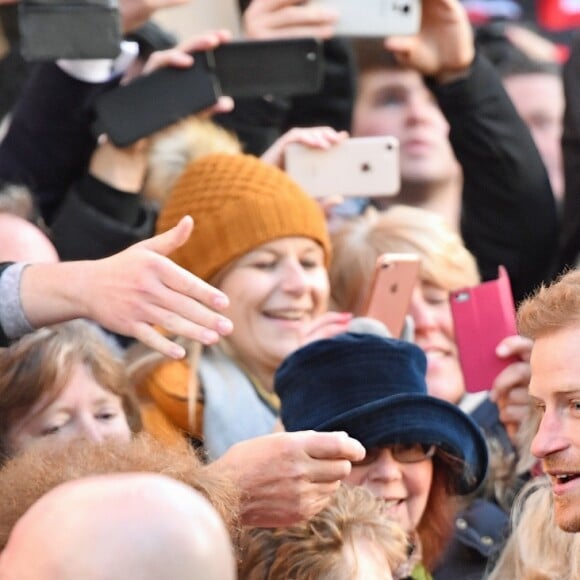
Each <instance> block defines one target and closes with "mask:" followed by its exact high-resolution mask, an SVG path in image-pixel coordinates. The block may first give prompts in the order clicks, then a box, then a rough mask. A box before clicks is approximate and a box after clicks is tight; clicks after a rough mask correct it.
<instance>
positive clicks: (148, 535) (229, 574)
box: [0, 473, 235, 580]
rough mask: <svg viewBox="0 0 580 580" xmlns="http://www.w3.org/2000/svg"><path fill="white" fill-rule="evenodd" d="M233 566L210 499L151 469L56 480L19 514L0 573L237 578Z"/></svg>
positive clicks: (14, 576) (3, 578)
mask: <svg viewBox="0 0 580 580" xmlns="http://www.w3.org/2000/svg"><path fill="white" fill-rule="evenodd" d="M31 554H33V555H34V556H33V557H31ZM234 570H235V563H234V557H233V551H232V547H231V544H230V540H229V536H228V534H227V532H226V529H225V526H224V524H223V522H222V520H221V519H220V517H219V515H218V514H217V512H216V511H215V510H214V508H213V507H212V506H211V505H210V504H209V502H208V501H207V500H206V499H205V498H204V497H203V496H202V495H201V494H199V493H198V492H196V491H194V490H192V489H191V488H190V487H188V486H186V485H185V484H183V483H180V482H178V481H176V480H173V479H170V478H168V477H165V476H163V475H157V474H144V473H143V474H136V473H135V474H122V475H103V476H97V477H91V478H86V479H81V480H76V481H72V482H69V483H65V484H63V485H60V486H59V487H56V488H55V489H53V490H52V491H50V492H49V493H47V494H46V495H45V496H43V497H42V498H41V499H40V500H38V501H37V502H36V503H35V504H34V505H33V506H32V507H31V508H30V509H29V510H28V511H27V512H26V513H25V514H24V516H23V517H22V518H21V519H20V520H19V522H18V523H17V524H16V526H15V527H14V529H13V531H12V534H11V536H10V539H9V541H8V544H7V546H6V549H5V550H4V551H3V552H2V555H1V556H0V580H33V579H34V580H78V579H79V578H83V580H117V579H118V580H126V579H127V578H139V579H140V580H162V579H165V578H171V579H172V580H197V579H199V580H201V579H204V580H233V579H234V578H235V572H234Z"/></svg>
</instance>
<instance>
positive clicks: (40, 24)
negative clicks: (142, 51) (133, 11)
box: [18, 0, 122, 61]
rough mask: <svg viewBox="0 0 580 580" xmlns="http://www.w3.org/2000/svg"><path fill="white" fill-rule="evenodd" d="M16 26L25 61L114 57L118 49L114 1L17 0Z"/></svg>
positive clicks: (119, 37)
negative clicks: (18, 1)
mask: <svg viewBox="0 0 580 580" xmlns="http://www.w3.org/2000/svg"><path fill="white" fill-rule="evenodd" d="M18 27H19V31H20V51H21V53H22V56H23V57H24V58H25V59H26V60H28V61H46V60H50V61H53V60H56V59H58V58H67V59H92V58H115V57H117V56H118V55H119V53H120V51H121V40H122V33H121V17H120V16H119V5H118V1H117V0H72V1H67V2H63V1H61V0H20V3H19V5H18Z"/></svg>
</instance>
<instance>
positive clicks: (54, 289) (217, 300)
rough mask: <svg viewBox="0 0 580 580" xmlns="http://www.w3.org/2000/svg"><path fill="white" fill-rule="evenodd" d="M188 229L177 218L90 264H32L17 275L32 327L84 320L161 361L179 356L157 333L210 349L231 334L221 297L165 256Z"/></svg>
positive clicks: (180, 351) (188, 223)
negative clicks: (174, 222)
mask: <svg viewBox="0 0 580 580" xmlns="http://www.w3.org/2000/svg"><path fill="white" fill-rule="evenodd" d="M192 229H193V220H192V219H191V217H189V216H187V217H184V218H183V219H182V220H181V221H180V222H179V223H178V224H177V225H176V226H175V227H174V228H172V229H170V230H168V231H167V232H165V233H163V234H160V235H158V236H155V237H153V238H151V239H149V240H145V241H143V242H140V243H138V244H135V245H133V246H131V247H129V248H127V249H126V250H124V251H122V252H120V253H118V254H115V255H113V256H111V257H109V258H104V259H102V260H95V261H82V262H81V261H79V262H61V263H56V264H32V265H30V266H29V267H28V268H27V269H26V270H25V271H24V272H23V274H22V279H21V287H20V296H21V303H22V307H23V309H24V312H25V314H26V317H27V318H28V320H29V322H30V324H31V325H32V326H34V327H40V326H45V325H49V324H55V323H57V322H62V321H64V320H70V319H72V318H91V319H93V320H95V321H97V322H98V323H99V324H101V325H102V326H104V327H105V328H108V329H109V330H112V331H113V332H117V333H119V334H124V335H127V336H132V337H134V338H136V339H138V340H140V341H142V342H144V343H145V344H147V345H148V346H149V347H151V348H153V349H155V350H158V351H159V352H161V353H163V354H165V355H166V356H169V357H172V358H181V357H183V356H185V351H184V349H183V347H181V346H179V345H177V344H175V343H173V342H171V341H170V340H169V339H168V338H166V337H165V336H164V335H163V334H162V332H160V330H158V329H159V328H162V329H165V330H166V331H168V332H169V333H170V334H176V335H179V336H184V337H186V338H189V339H192V340H195V341H199V342H201V343H203V344H212V343H215V342H217V341H218V340H219V337H220V336H223V335H227V334H229V333H230V332H231V331H232V329H233V327H232V323H231V321H230V320H229V319H227V318H226V317H225V316H223V315H221V314H219V313H218V312H219V311H222V310H224V309H225V308H226V307H227V306H228V298H227V296H226V295H225V294H224V293H223V292H221V291H219V290H217V289H215V288H213V287H212V286H210V285H209V284H207V283H206V282H204V281H203V280H201V279H200V278H198V277H197V276H194V275H193V274H192V273H191V272H188V271H187V270H185V269H184V268H181V267H180V266H178V265H177V264H175V262H173V261H172V260H171V259H170V258H168V256H169V255H170V254H171V253H172V252H173V251H175V250H176V249H177V248H179V247H180V246H182V245H183V244H184V243H185V241H186V240H187V239H188V238H189V236H190V234H191V232H192Z"/></svg>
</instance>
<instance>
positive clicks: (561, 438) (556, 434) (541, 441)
mask: <svg viewBox="0 0 580 580" xmlns="http://www.w3.org/2000/svg"><path fill="white" fill-rule="evenodd" d="M568 445H569V440H568V437H567V435H566V432H565V425H563V424H562V421H561V420H560V418H559V417H558V416H557V414H556V413H554V412H548V411H546V412H545V413H544V415H543V417H542V419H541V421H540V424H539V426H538V430H537V432H536V435H535V436H534V438H533V439H532V445H531V451H532V454H533V455H534V456H535V457H537V458H538V459H544V458H546V457H548V456H549V455H553V454H554V453H558V452H559V451H563V450H564V449H566V448H567V447H568Z"/></svg>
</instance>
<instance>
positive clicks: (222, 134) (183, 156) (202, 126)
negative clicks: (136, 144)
mask: <svg viewBox="0 0 580 580" xmlns="http://www.w3.org/2000/svg"><path fill="white" fill-rule="evenodd" d="M241 152H242V145H241V143H240V142H239V141H238V138H237V137H236V136H235V135H234V134H233V133H230V132H229V131H226V129H224V128H222V127H220V126H219V125H217V124H216V123H214V122H213V121H211V120H209V119H200V118H199V117H190V118H189V119H185V120H184V121H182V122H181V123H178V124H176V125H172V126H171V127H170V128H169V129H167V130H166V131H163V132H161V133H159V134H158V135H157V136H156V137H155V138H154V140H153V142H152V143H151V146H150V148H149V159H148V166H147V176H146V178H145V184H144V186H143V193H144V195H145V197H146V198H148V199H150V200H152V201H156V202H158V203H159V204H160V205H163V204H164V203H165V201H166V199H167V197H168V196H169V193H170V192H171V190H172V189H173V186H174V185H175V182H176V181H177V179H178V178H179V176H180V175H182V174H183V172H184V170H185V168H186V167H187V166H188V165H189V164H190V163H191V162H192V161H195V160H196V159H199V158H200V157H203V156H204V155H208V154H210V153H230V154H232V155H235V154H238V153H241ZM194 217H195V216H194Z"/></svg>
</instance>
